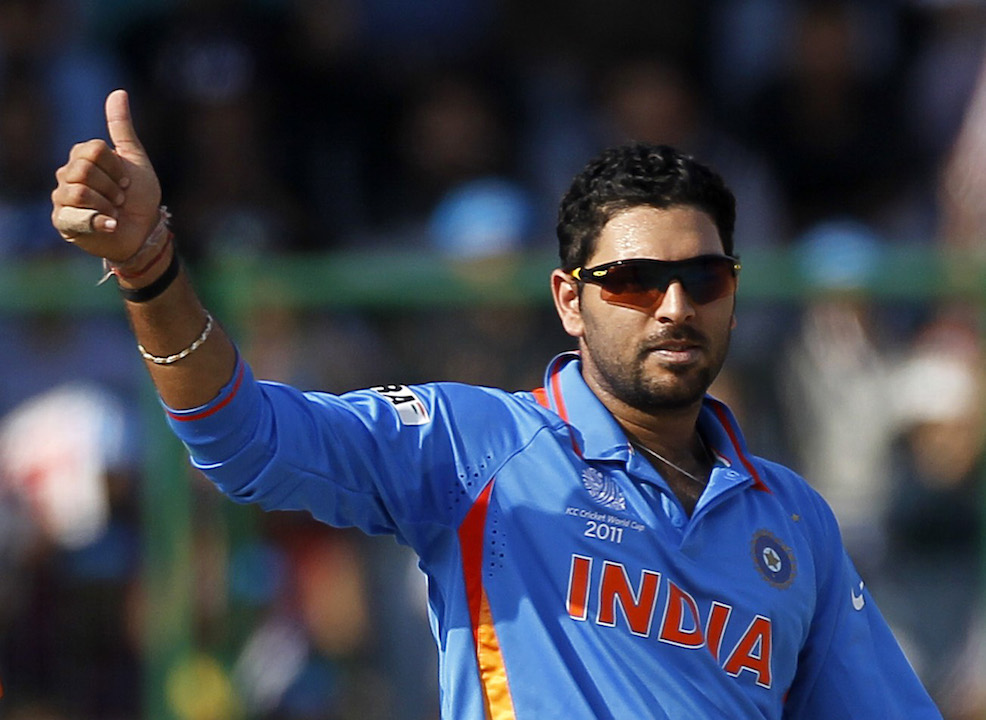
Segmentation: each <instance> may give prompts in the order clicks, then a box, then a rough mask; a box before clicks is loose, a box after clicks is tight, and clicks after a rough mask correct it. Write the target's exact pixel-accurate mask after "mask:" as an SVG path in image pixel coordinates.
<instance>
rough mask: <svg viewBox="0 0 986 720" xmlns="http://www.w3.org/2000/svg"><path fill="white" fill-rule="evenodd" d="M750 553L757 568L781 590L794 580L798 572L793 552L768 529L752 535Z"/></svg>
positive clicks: (768, 580)
mask: <svg viewBox="0 0 986 720" xmlns="http://www.w3.org/2000/svg"><path fill="white" fill-rule="evenodd" d="M750 553H751V554H752V555H753V564H754V565H756V566H757V570H758V571H759V572H760V574H761V575H762V576H763V578H764V579H765V580H766V581H767V582H769V583H770V584H771V585H773V586H774V587H776V588H778V589H781V590H783V589H784V588H786V587H788V586H790V584H791V583H792V582H794V577H795V575H797V574H798V565H797V563H796V562H795V560H794V553H792V552H791V548H789V547H788V546H787V545H785V544H784V543H782V542H781V541H780V540H778V539H777V538H776V537H774V535H773V534H772V533H771V532H770V531H769V530H760V531H758V532H757V533H756V534H755V535H754V536H753V541H752V542H751V543H750Z"/></svg>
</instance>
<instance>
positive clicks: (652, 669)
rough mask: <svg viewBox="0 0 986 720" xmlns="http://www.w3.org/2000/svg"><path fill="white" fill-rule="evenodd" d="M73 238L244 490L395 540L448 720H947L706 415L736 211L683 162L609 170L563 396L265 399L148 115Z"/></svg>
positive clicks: (566, 320)
mask: <svg viewBox="0 0 986 720" xmlns="http://www.w3.org/2000/svg"><path fill="white" fill-rule="evenodd" d="M106 115H107V122H108V128H109V136H110V139H111V143H112V145H110V144H107V143H105V142H103V141H100V140H91V141H88V142H84V143H81V144H79V145H76V146H75V147H74V148H73V149H72V151H71V154H70V156H69V159H68V162H67V163H66V164H65V165H64V166H63V167H62V168H60V169H59V170H58V172H57V179H58V186H57V188H56V189H55V190H54V192H53V194H52V199H53V205H54V207H53V214H52V217H53V222H54V225H55V227H56V228H57V229H58V230H59V232H60V233H61V234H62V236H63V237H64V238H65V239H66V240H68V241H70V242H73V243H75V244H76V245H77V246H78V247H79V248H80V249H82V250H84V251H86V252H89V253H92V254H93V255H96V256H98V257H101V258H103V259H104V261H105V267H106V271H107V272H108V273H111V274H112V275H113V276H114V277H115V280H116V284H117V285H118V287H119V291H120V293H121V294H122V296H123V302H124V305H125V307H126V311H127V313H128V315H129V317H130V320H131V322H132V325H133V329H134V332H135V334H136V340H137V351H138V352H139V353H140V354H141V355H142V356H143V358H144V359H145V361H146V363H147V368H148V370H149V371H150V374H151V377H152V379H153V381H154V384H155V385H156V387H157V390H158V392H159V394H160V398H161V401H162V403H163V405H164V409H165V412H166V413H167V417H168V420H169V422H170V424H171V427H172V428H173V429H174V431H175V433H177V435H178V436H179V437H180V438H181V440H182V441H183V442H184V443H185V446H186V447H187V448H188V451H189V453H190V455H191V458H192V461H193V463H194V464H195V466H196V467H198V468H200V469H201V470H202V471H203V472H204V473H205V474H206V475H207V476H208V477H209V478H211V479H212V481H213V482H215V484H216V485H217V486H218V487H219V489H220V490H222V492H224V493H226V494H227V495H229V496H230V497H231V498H233V499H234V500H236V501H238V502H254V503H259V504H260V505H261V506H263V507H264V508H270V509H273V508H279V509H299V510H306V511H308V512H310V513H311V514H312V515H313V516H314V517H315V518H316V519H318V520H321V521H323V522H326V523H329V524H331V525H336V526H357V527H359V528H362V529H363V530H364V531H366V532H368V533H390V534H392V535H394V536H395V537H396V538H397V540H398V541H399V542H402V543H406V544H407V545H409V546H410V547H412V548H413V549H414V550H415V551H416V552H417V554H418V556H419V558H420V565H421V568H422V569H423V570H424V572H425V573H426V574H427V577H428V589H429V609H430V617H431V625H432V631H433V633H434V637H435V642H436V643H437V645H438V648H439V656H440V667H439V669H438V672H439V674H440V685H441V690H442V698H441V707H442V717H443V718H446V720H481V719H483V718H492V719H496V720H506V719H508V718H518V719H520V720H543V719H544V718H566V719H568V720H598V719H600V718H613V719H617V718H618V719H620V720H626V719H627V718H655V719H656V718H673V719H675V720H681V719H683V718H729V719H731V720H736V719H737V718H764V719H770V720H780V719H781V718H791V719H793V718H798V719H800V720H836V719H842V718H860V719H866V720H876V719H879V720H891V719H903V718H908V719H911V720H930V719H932V718H940V717H941V716H940V714H939V712H938V711H937V710H936V709H935V707H934V705H933V704H932V702H931V700H930V699H929V697H928V695H927V694H926V692H925V690H924V689H923V688H922V686H921V684H920V682H919V681H918V679H917V678H916V677H915V674H914V672H913V671H912V669H911V668H910V666H909V665H908V662H907V660H906V659H905V658H904V656H903V654H902V652H901V650H900V648H899V647H898V645H897V643H896V641H895V640H894V637H893V636H892V634H891V632H890V630H889V629H888V627H887V624H886V622H885V621H884V619H883V617H882V616H881V614H880V612H879V610H878V609H877V607H876V605H875V603H874V601H873V598H872V597H871V596H870V594H869V592H868V591H867V588H866V585H865V582H864V580H863V579H862V578H861V577H860V576H859V575H858V573H857V571H856V570H855V568H854V567H853V564H852V563H851V562H850V560H849V558H848V557H847V555H846V553H845V550H844V548H843V544H842V541H841V538H840V535H839V529H838V526H837V524H836V521H835V518H834V517H833V514H832V512H831V510H830V509H829V507H828V506H827V504H826V503H825V501H824V500H823V499H822V498H821V497H820V496H819V495H818V494H817V493H816V492H815V491H813V490H812V489H811V488H810V487H809V485H808V484H807V483H806V482H805V481H804V480H803V479H802V478H801V477H799V476H798V475H797V474H795V473H794V472H793V471H791V470H789V469H787V468H785V467H783V466H781V465H778V464H776V463H773V462H770V461H768V460H765V459H762V458H759V457H757V456H755V455H753V454H752V453H751V452H750V450H749V449H748V448H747V446H746V444H745V442H744V440H743V435H742V433H741V431H740V428H739V427H738V426H737V423H736V420H735V419H734V417H733V416H732V414H731V413H730V411H729V409H728V408H727V407H726V406H725V405H723V404H722V403H720V402H718V401H717V400H715V399H714V398H712V397H710V396H709V395H708V394H707V390H708V388H709V386H710V385H711V383H712V381H713V380H714V379H715V377H716V374H717V373H718V372H719V370H720V368H721V367H722V364H723V362H724V361H725V359H726V354H727V348H728V345H729V338H730V333H731V331H732V328H733V327H734V325H735V323H736V317H735V314H734V310H735V298H736V290H737V282H738V276H739V273H740V262H739V260H738V259H737V255H736V252H735V250H734V248H733V225H734V219H735V208H734V200H733V195H732V194H731V192H730V191H729V190H728V189H727V188H726V186H725V185H724V184H723V182H722V180H721V178H720V177H719V176H718V175H716V174H715V173H714V172H713V171H711V170H710V169H708V168H707V167H705V166H703V165H702V164H700V163H698V162H696V161H695V160H693V159H692V158H690V157H687V156H684V155H681V154H679V153H678V152H676V151H675V150H673V149H671V148H669V147H664V146H649V145H638V144H634V145H626V146H621V147H616V148H612V149H610V150H607V151H605V152H603V153H602V154H601V155H600V156H599V157H597V158H595V159H594V160H592V161H591V162H590V163H589V164H588V165H587V166H586V168H585V169H584V171H583V172H582V173H581V174H580V175H579V176H578V177H576V178H575V180H574V182H573V184H572V186H571V188H570V189H569V191H568V193H567V194H566V196H565V197H564V198H563V200H562V203H561V208H560V212H559V219H558V239H559V249H560V257H561V263H560V267H559V268H558V269H557V270H555V271H554V272H553V273H552V275H551V283H550V287H551V293H552V296H553V298H554V302H555V306H556V308H557V310H558V315H559V317H560V320H561V323H562V325H563V327H564V329H565V330H566V331H567V332H568V334H569V335H571V336H572V337H573V338H574V339H575V341H576V342H577V351H576V352H571V353H566V354H564V355H561V356H560V357H557V358H555V359H554V360H552V361H551V362H550V363H549V364H548V366H547V370H546V373H545V376H544V386H543V387H541V388H538V389H535V390H533V391H531V392H515V393H510V392H505V391H502V390H497V389H490V388H482V387H474V386H469V385H462V384H455V383H433V384H425V385H418V386H407V385H403V384H390V385H381V386H379V387H375V388H370V389H367V390H361V391H356V392H351V393H348V394H345V395H340V396H336V395H331V394H328V393H322V392H302V391H300V390H298V389H295V388H293V387H290V386H287V385H283V384H277V383H270V382H262V381H258V380H257V379H255V378H254V376H253V374H252V372H251V369H250V367H249V365H248V364H247V363H246V362H245V361H244V359H243V358H242V357H241V356H240V354H239V353H238V352H237V349H236V346H235V344H234V343H233V342H232V341H231V339H230V338H229V337H228V336H227V335H226V333H225V332H224V331H223V329H222V327H221V325H220V324H219V323H218V322H217V320H216V319H215V318H213V317H212V315H211V314H210V313H209V312H208V310H207V308H205V307H203V305H202V303H201V302H200V301H199V299H198V297H197V296H196V294H195V292H194V290H193V288H192V285H191V284H190V282H189V280H188V277H187V275H186V273H185V271H184V270H183V268H182V263H181V260H180V258H179V257H178V255H177V254H176V252H175V248H174V240H173V238H172V234H171V231H170V230H169V228H168V222H167V213H166V212H164V211H163V210H161V209H160V208H161V189H160V186H159V183H158V180H157V177H156V175H155V173H154V170H153V168H152V165H151V162H150V160H149V158H148V157H147V155H146V153H145V152H144V150H143V148H142V146H141V144H140V141H139V140H138V137H137V134H136V133H135V130H134V127H133V123H132V120H131V116H130V111H129V105H128V100H127V96H126V93H125V92H123V91H116V92H114V93H112V94H111V95H110V96H109V97H108V99H107V103H106Z"/></svg>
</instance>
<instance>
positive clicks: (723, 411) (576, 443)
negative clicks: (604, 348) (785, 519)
mask: <svg viewBox="0 0 986 720" xmlns="http://www.w3.org/2000/svg"><path fill="white" fill-rule="evenodd" d="M535 395H536V396H537V397H538V399H539V401H540V402H541V403H542V404H544V405H545V406H547V407H548V408H549V409H551V410H553V411H554V412H555V413H556V414H557V415H558V416H559V417H560V418H561V419H562V420H564V421H565V423H566V424H567V425H568V429H569V432H570V433H571V436H572V447H573V448H574V450H575V452H576V453H577V454H578V455H580V456H581V457H584V458H585V459H586V460H622V461H623V462H627V461H628V460H629V456H630V447H629V444H628V443H627V438H626V435H625V434H624V433H623V430H622V428H621V427H620V426H619V424H618V423H617V422H616V420H615V419H614V418H613V416H612V414H611V413H610V412H609V410H607V409H606V406H605V405H603V404H602V402H601V401H600V400H599V398H598V397H596V395H595V393H593V392H592V390H591V389H590V388H589V386H588V385H587V384H586V382H585V380H584V379H583V377H582V361H581V359H580V357H579V354H578V353H577V352H567V353H562V354H561V355H558V356H556V357H555V358H554V359H553V360H552V361H551V362H550V363H549V364H548V367H547V370H546V371H545V376H544V387H543V388H540V389H539V390H538V391H536V392H535ZM698 425H699V430H700V431H701V433H702V436H703V437H704V438H705V441H706V444H707V445H708V446H709V448H710V450H711V451H712V452H713V454H714V455H715V456H716V459H717V461H718V462H719V463H721V464H723V465H727V466H729V467H730V468H731V469H733V470H734V471H735V472H737V473H739V474H741V475H743V476H747V477H748V478H749V479H751V480H752V481H753V487H755V488H756V489H758V490H764V491H767V492H770V490H769V488H768V487H767V486H766V485H765V484H764V482H763V479H762V478H761V474H760V472H759V470H758V469H757V466H756V464H755V463H754V462H753V460H752V458H751V456H750V454H749V451H748V450H747V447H746V441H745V440H744V439H743V434H742V432H741V431H740V428H739V424H738V423H737V422H736V418H735V417H734V416H733V413H732V412H731V411H730V410H729V408H728V407H727V406H726V405H725V403H722V402H720V401H719V400H716V399H715V398H713V397H712V396H711V395H706V396H705V399H704V400H703V402H702V410H701V412H700V413H699V419H698Z"/></svg>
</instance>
